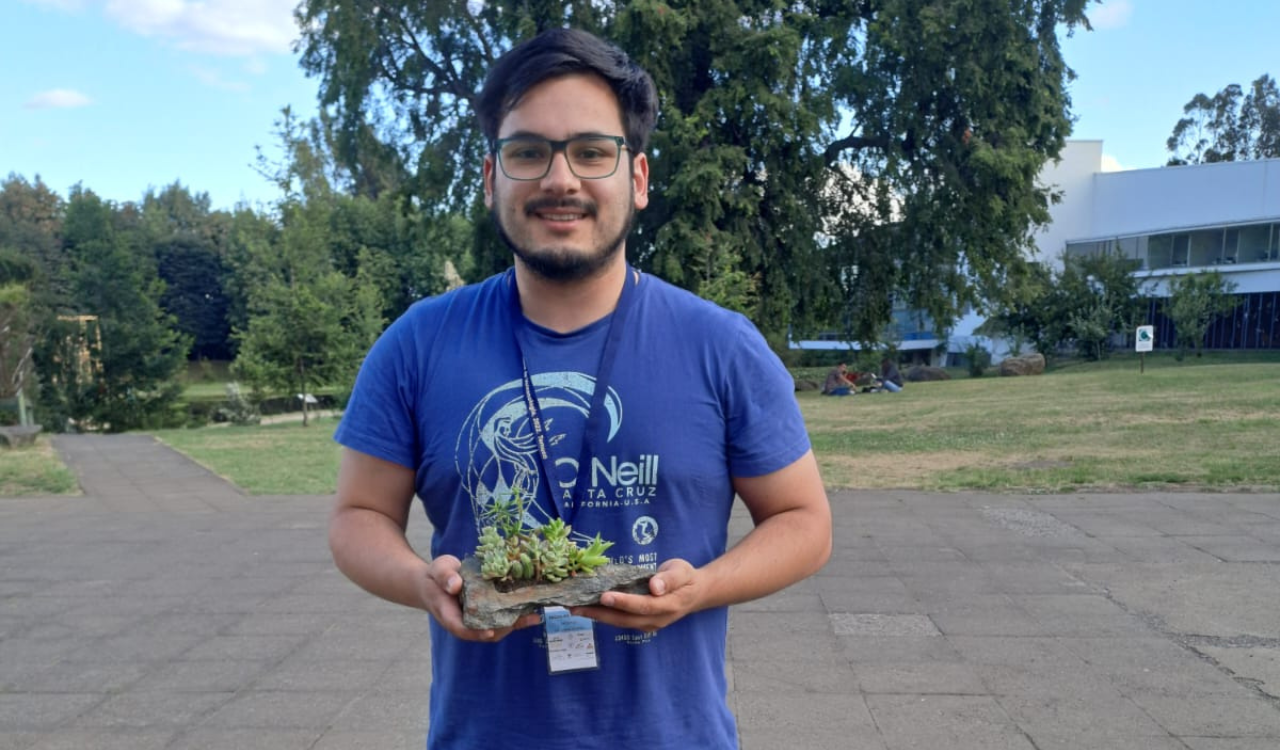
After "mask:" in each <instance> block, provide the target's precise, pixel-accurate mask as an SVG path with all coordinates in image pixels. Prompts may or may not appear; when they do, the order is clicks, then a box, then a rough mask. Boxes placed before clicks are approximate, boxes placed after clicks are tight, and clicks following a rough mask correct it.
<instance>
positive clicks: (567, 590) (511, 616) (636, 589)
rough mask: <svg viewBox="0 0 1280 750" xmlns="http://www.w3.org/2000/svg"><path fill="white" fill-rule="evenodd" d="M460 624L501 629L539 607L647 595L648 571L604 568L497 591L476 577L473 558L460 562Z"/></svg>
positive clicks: (477, 567) (631, 567) (477, 568)
mask: <svg viewBox="0 0 1280 750" xmlns="http://www.w3.org/2000/svg"><path fill="white" fill-rule="evenodd" d="M461 574H462V595H461V596H460V597H459V599H460V602H461V605H462V624H464V625H466V626H467V627H469V628H473V629H476V630H485V629H487V628H505V627H509V626H510V625H511V624H512V623H514V622H515V621H516V620H518V619H519V618H520V617H521V616H522V615H531V614H533V613H534V612H537V611H538V610H540V609H542V608H543V607H549V606H559V607H578V606H585V605H588V604H597V603H599V602H600V595H601V594H603V593H604V592H606V591H621V592H623V593H625V594H647V593H649V579H650V578H653V574H654V571H653V569H651V568H642V567H639V566H636V565H604V566H601V567H599V568H596V570H595V574H594V575H590V576H575V577H573V578H566V579H564V580H563V581H560V582H559V583H536V584H528V585H524V586H520V587H518V588H516V589H514V590H512V591H499V590H498V588H497V587H496V586H494V584H493V581H489V580H485V578H484V577H483V576H481V575H480V563H479V562H477V561H476V559H475V558H474V557H468V558H467V559H465V560H463V561H462V570H461Z"/></svg>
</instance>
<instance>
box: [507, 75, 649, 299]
mask: <svg viewBox="0 0 1280 750" xmlns="http://www.w3.org/2000/svg"><path fill="white" fill-rule="evenodd" d="M517 135H519V136H535V137H541V138H547V139H549V140H557V141H558V140H567V139H569V138H573V137H575V136H580V135H607V136H614V135H616V136H621V135H624V131H623V127H622V116H621V114H620V112H619V107H618V100H617V98H616V97H615V96H614V94H613V91H612V90H610V88H609V86H608V84H606V83H605V82H604V81H603V80H602V79H600V78H598V77H596V76H592V75H568V76H562V77H559V78H552V79H549V80H547V81H544V82H542V83H540V84H538V85H537V86H535V87H533V88H531V89H529V91H528V92H526V93H525V95H524V97H523V98H522V99H521V100H520V104H519V105H518V106H517V107H516V108H515V109H513V110H511V112H510V113H509V114H507V116H506V118H504V119H503V121H502V125H501V126H500V127H499V129H498V137H499V138H510V137H512V136H517ZM648 188H649V164H648V162H647V161H646V159H645V156H644V154H638V155H637V154H632V153H631V152H630V151H627V150H623V151H622V154H621V161H620V163H619V164H618V170H617V171H616V172H614V173H613V175H612V176H610V177H605V178H602V179H595V180H586V179H582V178H580V177H577V176H575V175H574V174H573V172H572V171H570V169H569V164H568V162H567V160H566V155H565V154H564V153H563V152H559V153H556V154H555V156H554V157H553V158H552V160H551V170H550V171H549V172H547V174H546V176H544V177H543V178H542V179H539V180H528V181H519V180H512V179H510V178H508V177H507V176H506V175H505V174H503V172H502V170H501V169H500V168H499V165H498V164H497V162H496V161H495V157H494V156H493V155H490V156H487V157H486V158H485V161H484V199H485V205H486V206H488V207H489V209H490V212H491V213H492V215H493V219H494V222H495V223H496V224H497V227H498V232H499V234H500V235H501V236H502V238H503V240H505V241H506V243H507V244H508V245H510V246H511V249H512V251H513V252H515V254H516V256H517V257H518V258H519V259H520V260H521V261H523V262H524V264H525V265H526V266H528V267H529V268H530V270H532V271H534V272H535V273H537V274H539V275H541V276H543V277H544V278H548V279H552V280H556V281H570V280H576V279H582V278H588V277H590V276H592V275H594V274H595V273H597V272H599V271H600V270H601V269H603V268H605V267H606V266H608V265H609V263H610V262H611V261H612V260H613V259H614V258H616V257H617V254H618V253H619V252H620V251H621V250H622V248H623V245H624V243H625V241H626V238H627V232H628V231H629V230H630V228H631V220H632V217H633V216H634V214H635V211H636V210H637V209H642V208H644V207H645V206H647V205H648V203H649V195H648Z"/></svg>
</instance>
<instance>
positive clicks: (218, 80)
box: [191, 65, 249, 91]
mask: <svg viewBox="0 0 1280 750" xmlns="http://www.w3.org/2000/svg"><path fill="white" fill-rule="evenodd" d="M191 74H192V75H194V76H195V77H196V80H198V81H200V82H201V83H203V84H204V85H206V86H208V87H209V88H214V89H221V90H223V91H248V90H249V84H247V83H245V82H244V81H232V80H227V79H226V78H223V77H222V74H221V73H219V72H218V71H217V70H215V69H213V68H208V67H205V66H203V65H192V66H191Z"/></svg>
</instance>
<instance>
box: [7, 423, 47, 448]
mask: <svg viewBox="0 0 1280 750" xmlns="http://www.w3.org/2000/svg"><path fill="white" fill-rule="evenodd" d="M40 429H41V428H40V425H38V424H33V425H10V426H7V427H0V443H3V444H4V445H7V446H8V447H10V448H22V447H25V446H28V445H34V444H35V442H36V435H39V434H40Z"/></svg>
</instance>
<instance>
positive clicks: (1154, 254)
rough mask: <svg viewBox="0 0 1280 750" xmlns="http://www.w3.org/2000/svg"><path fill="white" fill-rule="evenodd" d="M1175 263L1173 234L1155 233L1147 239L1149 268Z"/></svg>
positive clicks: (1166, 266)
mask: <svg viewBox="0 0 1280 750" xmlns="http://www.w3.org/2000/svg"><path fill="white" fill-rule="evenodd" d="M1172 265H1173V235H1171V234H1154V235H1152V236H1151V237H1150V239H1148V240H1147V268H1153V269H1154V268H1169V267H1170V266H1172Z"/></svg>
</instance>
